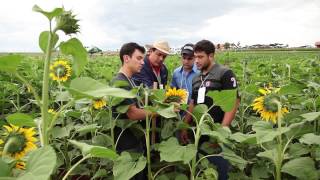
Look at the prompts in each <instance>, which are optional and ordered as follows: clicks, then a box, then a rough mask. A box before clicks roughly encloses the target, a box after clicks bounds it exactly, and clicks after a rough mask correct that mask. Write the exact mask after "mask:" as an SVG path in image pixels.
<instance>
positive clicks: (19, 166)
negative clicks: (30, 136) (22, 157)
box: [16, 161, 26, 170]
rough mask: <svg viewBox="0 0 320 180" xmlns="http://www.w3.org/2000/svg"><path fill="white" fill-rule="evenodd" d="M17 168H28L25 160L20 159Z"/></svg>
mask: <svg viewBox="0 0 320 180" xmlns="http://www.w3.org/2000/svg"><path fill="white" fill-rule="evenodd" d="M16 168H17V169H22V170H24V169H26V163H25V162H23V161H18V162H17V163H16Z"/></svg>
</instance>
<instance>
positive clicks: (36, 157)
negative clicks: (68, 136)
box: [18, 146, 57, 180]
mask: <svg viewBox="0 0 320 180" xmlns="http://www.w3.org/2000/svg"><path fill="white" fill-rule="evenodd" d="M56 162H57V156H56V153H55V151H54V150H53V148H52V147H51V146H45V147H41V148H39V149H37V150H35V151H32V152H31V153H30V155H29V158H28V159H27V162H26V172H25V174H23V175H22V176H20V177H19V178H18V180H25V179H33V180H42V179H49V177H50V175H51V174H52V172H53V170H54V168H55V166H56Z"/></svg>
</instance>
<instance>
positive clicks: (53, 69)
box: [50, 59, 71, 82]
mask: <svg viewBox="0 0 320 180" xmlns="http://www.w3.org/2000/svg"><path fill="white" fill-rule="evenodd" d="M70 76H71V67H70V65H69V64H68V62H67V61H66V60H63V59H60V60H57V61H55V62H54V63H53V64H52V65H50V77H51V78H52V80H54V81H58V82H60V81H62V82H65V81H67V80H68V78H69V77H70Z"/></svg>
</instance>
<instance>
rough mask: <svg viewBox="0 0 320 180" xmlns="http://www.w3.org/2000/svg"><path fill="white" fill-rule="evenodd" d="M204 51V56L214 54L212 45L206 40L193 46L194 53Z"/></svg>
mask: <svg viewBox="0 0 320 180" xmlns="http://www.w3.org/2000/svg"><path fill="white" fill-rule="evenodd" d="M199 51H204V52H205V53H206V54H210V53H213V54H214V52H215V47H214V44H213V43H212V42H211V41H208V40H201V41H199V42H197V44H196V45H195V46H194V52H199Z"/></svg>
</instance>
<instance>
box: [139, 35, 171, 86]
mask: <svg viewBox="0 0 320 180" xmlns="http://www.w3.org/2000/svg"><path fill="white" fill-rule="evenodd" d="M146 47H147V48H148V53H147V55H146V57H145V58H144V65H143V67H142V69H141V71H140V73H137V74H135V75H134V76H133V79H134V81H135V83H136V84H137V85H140V84H143V85H144V86H146V87H149V88H154V87H156V88H159V89H163V88H164V86H165V85H166V84H167V80H168V70H167V67H166V66H165V65H164V64H163V62H164V60H165V59H166V57H167V55H169V54H170V47H169V44H168V42H166V41H156V42H154V43H153V44H152V45H149V44H147V45H146Z"/></svg>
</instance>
